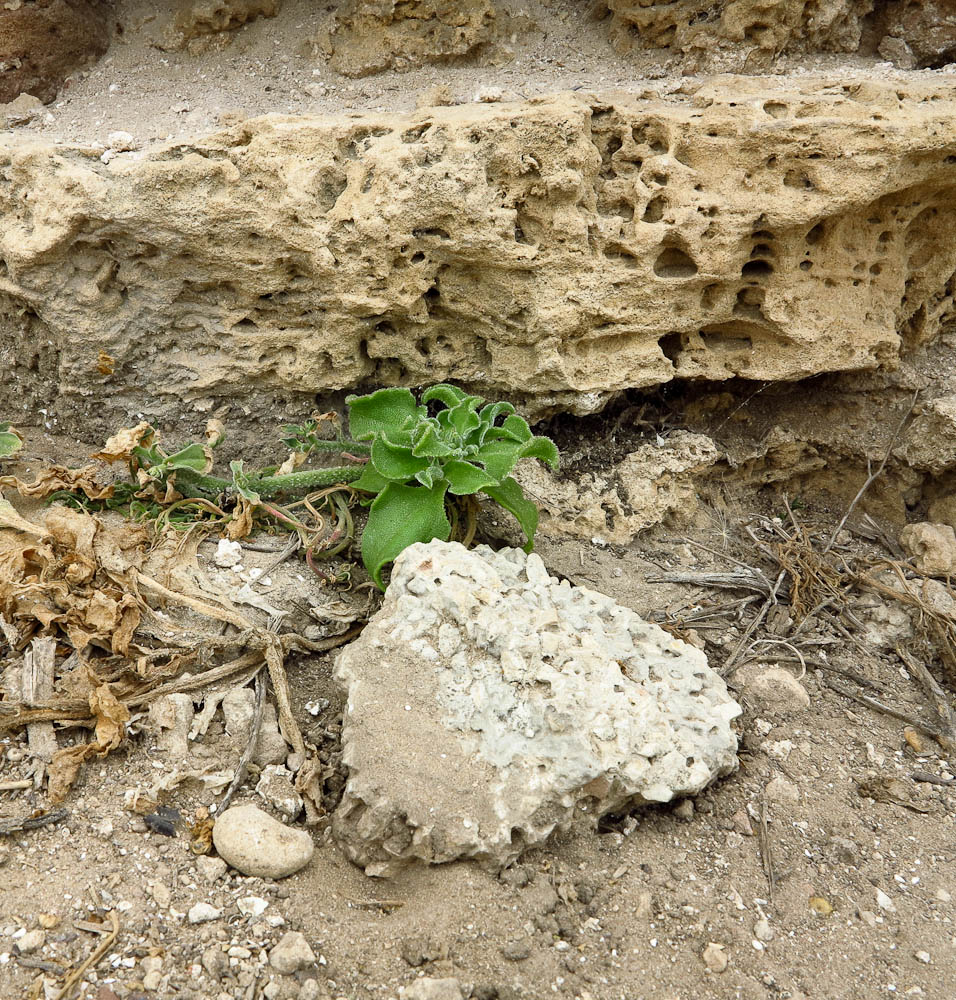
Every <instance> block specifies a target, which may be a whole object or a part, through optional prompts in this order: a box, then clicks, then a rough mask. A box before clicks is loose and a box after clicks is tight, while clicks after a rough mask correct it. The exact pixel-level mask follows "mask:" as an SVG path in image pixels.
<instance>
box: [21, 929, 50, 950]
mask: <svg viewBox="0 0 956 1000" xmlns="http://www.w3.org/2000/svg"><path fill="white" fill-rule="evenodd" d="M45 944H46V931H44V930H40V929H39V928H38V929H37V930H33V931H26V932H24V933H23V934H22V935H21V936H20V938H19V939H18V940H17V947H18V948H19V949H20V954H21V955H29V954H30V953H31V952H34V951H37V950H38V949H39V948H42V947H43V946H44V945H45Z"/></svg>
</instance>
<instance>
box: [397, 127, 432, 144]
mask: <svg viewBox="0 0 956 1000" xmlns="http://www.w3.org/2000/svg"><path fill="white" fill-rule="evenodd" d="M431 127H432V123H431V122H423V123H422V124H421V125H416V126H415V127H414V128H409V129H406V130H405V131H404V132H403V133H402V142H407V143H412V142H418V141H419V140H420V139H421V137H422V136H423V135H424V134H425V133H426V132H427V131H428V130H429V129H430V128H431Z"/></svg>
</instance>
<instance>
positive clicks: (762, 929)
mask: <svg viewBox="0 0 956 1000" xmlns="http://www.w3.org/2000/svg"><path fill="white" fill-rule="evenodd" d="M754 937H755V938H756V939H757V940H758V941H764V942H766V941H772V940H773V928H772V927H771V926H770V921H769V920H767V918H766V917H761V918H760V919H759V920H758V921H757V922H756V923H755V924H754Z"/></svg>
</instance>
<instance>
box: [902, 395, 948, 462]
mask: <svg viewBox="0 0 956 1000" xmlns="http://www.w3.org/2000/svg"><path fill="white" fill-rule="evenodd" d="M894 452H895V453H896V454H897V455H898V456H899V457H900V458H903V459H904V460H905V461H906V463H907V465H910V466H912V467H913V468H916V469H921V470H925V471H927V472H930V473H932V474H933V475H939V474H940V473H941V472H946V471H947V470H949V469H952V468H956V395H947V396H938V397H937V398H936V399H932V400H929V401H927V402H926V403H925V404H923V405H922V406H921V407H920V410H919V412H918V413H917V415H916V417H914V418H913V420H912V421H911V422H910V424H909V426H908V427H907V428H906V431H905V433H904V435H903V440H902V442H901V443H900V445H899V446H898V447H897V448H895V449H894Z"/></svg>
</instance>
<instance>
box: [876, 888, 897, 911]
mask: <svg viewBox="0 0 956 1000" xmlns="http://www.w3.org/2000/svg"><path fill="white" fill-rule="evenodd" d="M876 905H877V906H878V907H879V908H880V909H881V910H887V911H889V912H890V913H896V904H895V903H894V902H893V900H892V899H890V897H889V896H887V894H886V893H885V892H884V891H883V890H882V889H877V890H876Z"/></svg>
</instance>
